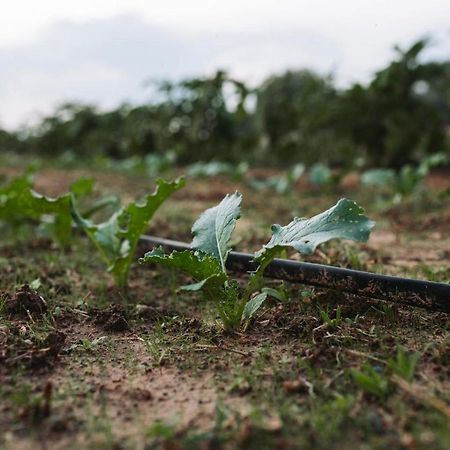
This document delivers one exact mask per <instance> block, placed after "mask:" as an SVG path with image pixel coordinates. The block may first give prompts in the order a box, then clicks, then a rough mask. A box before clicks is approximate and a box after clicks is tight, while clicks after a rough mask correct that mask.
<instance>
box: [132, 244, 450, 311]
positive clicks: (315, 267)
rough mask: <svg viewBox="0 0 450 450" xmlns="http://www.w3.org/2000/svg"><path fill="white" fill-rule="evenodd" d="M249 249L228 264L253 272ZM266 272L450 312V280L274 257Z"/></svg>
mask: <svg viewBox="0 0 450 450" xmlns="http://www.w3.org/2000/svg"><path fill="white" fill-rule="evenodd" d="M140 241H141V242H142V243H145V244H150V245H153V246H159V245H160V246H162V247H163V248H164V249H165V250H166V251H173V250H178V251H182V250H188V249H191V247H190V245H189V244H186V243H184V242H178V241H173V240H170V239H164V238H159V237H156V236H147V235H142V236H141V238H140ZM253 257H254V256H253V255H251V254H249V253H241V252H230V254H229V255H228V259H227V263H226V266H227V268H228V269H230V270H232V271H236V272H250V271H254V270H256V268H257V264H256V263H255V262H254V261H253ZM264 275H265V276H266V277H269V278H275V279H279V280H285V281H290V282H292V283H302V284H307V285H311V286H317V287H322V288H329V289H335V290H339V291H343V292H346V293H349V294H355V295H359V296H363V297H368V298H373V299H380V300H386V301H389V302H392V303H402V304H406V305H410V306H417V307H420V308H425V309H430V310H434V311H442V312H446V313H450V284H445V283H436V282H433V281H422V280H414V279H411V278H400V277H394V276H389V275H380V274H376V273H371V272H363V271H360V270H352V269H343V268H340V267H333V266H326V265H322V264H313V263H308V262H299V261H292V260H288V259H274V260H273V262H272V263H271V264H270V265H269V266H267V268H266V270H265V272H264Z"/></svg>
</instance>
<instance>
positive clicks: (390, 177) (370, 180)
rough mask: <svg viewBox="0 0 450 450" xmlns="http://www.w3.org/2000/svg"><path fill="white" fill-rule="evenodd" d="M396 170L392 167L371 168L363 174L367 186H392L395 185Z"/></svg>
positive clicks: (363, 182) (362, 180)
mask: <svg viewBox="0 0 450 450" xmlns="http://www.w3.org/2000/svg"><path fill="white" fill-rule="evenodd" d="M395 176H396V175H395V171H394V170H392V169H370V170H367V171H366V172H364V173H363V174H362V175H361V183H362V185H363V186H365V187H380V188H388V189H389V188H391V187H392V186H394V185H395Z"/></svg>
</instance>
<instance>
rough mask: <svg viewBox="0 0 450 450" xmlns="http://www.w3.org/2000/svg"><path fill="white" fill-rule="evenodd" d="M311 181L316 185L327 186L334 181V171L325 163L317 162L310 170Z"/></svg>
mask: <svg viewBox="0 0 450 450" xmlns="http://www.w3.org/2000/svg"><path fill="white" fill-rule="evenodd" d="M309 181H310V182H311V183H312V184H313V185H315V186H326V185H329V184H331V182H332V181H333V173H332V172H331V170H330V169H329V168H328V167H327V166H326V165H325V164H322V163H316V164H314V165H313V166H312V167H311V169H310V170H309Z"/></svg>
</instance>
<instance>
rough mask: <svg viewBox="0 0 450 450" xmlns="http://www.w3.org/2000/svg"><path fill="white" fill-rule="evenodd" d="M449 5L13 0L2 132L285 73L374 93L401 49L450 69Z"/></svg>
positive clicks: (329, 0)
mask: <svg viewBox="0 0 450 450" xmlns="http://www.w3.org/2000/svg"><path fill="white" fill-rule="evenodd" d="M449 17H450V2H449V0H427V1H423V0H421V1H419V0H409V1H404V0H395V1H393V0H389V1H386V0H341V1H339V2H337V1H335V0H326V1H325V0H277V1H274V0H271V1H269V0H251V1H250V0H221V1H216V0H191V1H189V2H188V1H186V0H164V1H160V0H158V1H154V0H115V1H114V0H107V1H105V0H77V1H69V0H65V1H61V0H59V1H54V0H39V1H36V0H14V1H13V2H5V4H4V5H3V6H2V12H1V14H0V127H4V128H8V129H12V128H17V127H19V126H21V125H24V124H27V123H34V122H36V121H37V120H39V118H40V117H42V115H45V114H48V113H51V111H53V110H54V108H55V107H57V105H59V104H61V103H63V102H67V101H81V102H85V103H91V104H95V105H98V106H99V107H100V108H105V109H106V108H113V107H116V106H117V105H119V104H120V103H122V102H125V101H127V102H132V103H143V102H145V101H148V100H149V99H150V98H151V93H150V91H149V88H148V84H146V81H147V82H148V80H161V79H166V78H169V79H172V80H177V79H180V78H183V77H189V76H198V75H207V74H211V73H213V72H214V71H215V70H217V69H225V70H227V71H228V72H229V73H231V74H232V75H233V76H235V77H238V78H241V79H243V80H245V81H247V82H248V83H251V84H255V83H258V82H260V81H261V80H263V79H264V78H266V77H267V76H269V75H271V74H273V73H279V72H282V71H284V70H286V69H300V68H310V69H313V70H316V71H318V72H319V73H323V74H329V73H332V74H333V75H334V77H335V79H336V82H337V83H338V84H339V85H340V86H345V85H348V84H350V83H352V82H355V81H359V82H367V81H368V80H369V79H370V76H371V75H372V74H373V73H374V72H375V71H376V70H378V69H380V68H382V67H383V65H384V64H386V63H387V62H389V61H390V60H391V59H392V58H393V56H394V51H393V46H394V45H395V44H398V45H400V47H403V48H406V47H407V46H408V45H410V44H411V43H412V42H413V41H414V40H415V39H418V38H420V37H424V36H430V37H431V38H432V46H431V47H430V49H429V50H428V51H427V52H428V54H427V57H428V58H439V59H443V58H447V59H450V22H449V21H448V18H449Z"/></svg>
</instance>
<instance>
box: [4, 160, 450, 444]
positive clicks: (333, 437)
mask: <svg viewBox="0 0 450 450" xmlns="http://www.w3.org/2000/svg"><path fill="white" fill-rule="evenodd" d="M5 171H6V170H5ZM7 172H8V174H9V175H11V174H12V171H11V170H9V171H7ZM81 175H82V176H94V178H95V179H96V180H97V181H98V186H99V187H98V191H99V192H100V193H102V194H107V193H116V194H117V193H119V194H120V195H121V197H122V198H123V199H124V201H126V200H127V199H130V198H133V197H134V196H135V195H138V194H141V193H142V192H144V191H145V189H147V188H148V185H149V183H148V180H146V179H145V178H144V177H142V176H139V175H133V176H130V175H129V174H128V175H120V174H117V173H108V172H93V171H89V170H77V171H71V172H67V171H65V170H62V169H55V168H52V169H43V170H41V171H40V172H39V174H38V175H37V179H36V189H37V190H38V191H39V192H42V193H45V194H47V195H57V194H59V193H61V192H64V191H65V190H66V189H67V187H68V185H69V184H70V182H71V181H73V180H75V179H76V178H78V177H79V176H81ZM272 175H273V174H272ZM260 176H264V173H261V174H260ZM355 180H357V176H356V175H355V176H352V177H349V179H348V180H346V184H345V183H344V185H343V186H341V187H338V188H336V191H337V192H328V193H325V194H318V193H317V192H316V191H315V190H311V189H310V188H309V187H308V186H307V185H303V184H302V183H299V184H298V185H297V186H296V187H295V190H294V191H293V192H291V193H289V194H288V195H287V196H284V197H282V196H276V195H275V194H272V193H270V195H268V193H267V192H255V191H252V190H251V189H249V188H248V187H247V186H246V185H245V184H239V183H234V182H230V181H229V180H226V179H223V178H220V177H219V178H216V179H214V180H208V181H207V182H205V180H190V181H189V183H188V186H187V188H186V189H184V190H182V191H180V192H178V193H176V194H175V195H174V197H173V198H172V199H171V201H169V202H168V203H167V204H165V205H164V206H163V207H162V208H161V210H160V211H159V212H158V213H157V216H155V219H154V221H153V222H152V226H151V228H150V230H149V233H152V234H155V235H158V236H161V237H170V238H173V239H177V240H182V241H188V240H189V239H190V225H191V224H192V222H193V220H194V219H195V218H196V216H197V215H198V214H199V213H200V212H201V211H202V210H204V209H205V208H207V207H209V206H212V205H214V204H215V203H216V202H217V201H218V200H220V199H221V198H222V197H223V195H224V194H226V193H228V192H233V191H234V190H236V188H237V189H239V190H240V191H242V192H243V193H244V205H243V214H244V217H243V219H241V221H240V223H239V227H238V228H237V230H236V236H235V237H234V238H233V242H234V247H235V248H236V249H237V250H242V251H254V250H255V249H257V248H258V246H259V245H261V244H262V243H264V242H266V241H267V238H268V224H270V223H275V222H279V223H282V224H285V223H287V222H288V221H289V220H290V219H291V218H292V216H293V215H299V216H308V215H312V214H315V213H317V212H320V211H321V210H323V209H325V208H326V207H329V206H330V205H331V204H333V203H334V202H335V201H336V200H337V198H338V197H340V196H351V197H352V198H355V200H357V201H358V202H359V203H361V204H363V205H364V206H365V207H366V212H367V214H368V215H369V216H370V217H373V218H374V219H375V220H376V221H377V228H376V230H375V231H374V233H373V234H372V236H371V238H370V240H369V242H368V243H366V244H354V243H347V242H344V243H343V242H331V243H329V244H326V245H324V246H322V247H321V248H320V250H319V251H318V252H316V254H315V255H313V256H311V257H308V258H306V259H307V260H309V261H313V262H318V263H326V264H333V265H338V266H342V267H352V268H356V269H362V270H370V271H377V272H383V273H388V274H396V275H403V276H409V277H416V278H422V279H431V280H433V281H440V282H447V283H448V282H449V281H450V259H449V257H450V235H449V233H448V230H449V225H450V199H448V197H447V199H446V198H443V199H439V200H438V197H439V196H438V195H437V193H438V192H442V191H444V190H445V189H447V188H448V187H450V177H449V176H448V174H442V173H437V174H436V175H433V176H431V177H430V178H429V179H428V180H427V184H426V186H427V188H428V191H426V192H425V193H423V194H421V195H418V196H416V197H414V198H410V199H405V201H404V202H402V203H401V204H394V205H392V204H389V205H386V204H384V206H383V207H380V206H379V203H378V202H377V201H376V199H375V198H374V196H373V194H372V193H365V192H363V191H360V190H358V188H356V187H355V186H357V181H355ZM346 189H347V190H346ZM2 231H4V234H3V236H4V241H2V242H1V243H0V249H1V251H0V311H1V314H0V398H1V402H0V447H1V448H2V449H3V448H4V449H7V450H9V449H19V450H22V449H24V450H25V449H36V448H42V449H67V448H70V449H87V448H96V449H151V448H163V449H181V448H192V449H197V448H205V449H217V448H225V449H235V448H254V449H263V448H283V449H291V448H292V449H297V448H318V449H356V448H361V449H363V448H366V449H367V448H379V449H385V448H391V449H411V450H415V449H443V450H444V449H447V448H448V444H449V442H450V431H449V430H450V426H449V425H450V390H449V389H448V386H449V384H450V319H449V316H448V315H447V314H444V313H441V312H431V311H425V310H421V309H419V308H412V307H406V306H398V305H393V304H391V303H389V302H379V301H376V300H370V299H364V298H361V297H358V296H354V295H347V294H345V293H343V292H336V291H329V290H320V289H314V288H311V287H308V286H302V285H294V284H287V283H286V284H285V285H283V288H282V289H284V292H285V296H286V300H284V301H280V300H276V299H274V298H269V299H268V300H267V301H266V303H265V305H264V307H263V308H262V309H261V311H260V313H259V314H258V315H257V317H256V319H255V320H254V321H253V322H252V323H251V324H249V326H248V328H247V329H246V330H239V331H235V332H225V331H224V330H223V328H222V326H221V323H220V321H219V320H218V317H217V313H216V310H215V308H214V305H210V304H208V303H207V302H206V301H205V300H203V299H202V298H201V297H200V296H198V295H195V294H190V293H185V292H182V291H180V290H179V289H178V288H179V286H180V285H182V284H186V283H188V282H189V281H190V280H189V279H188V278H187V277H184V276H182V275H179V274H175V273H173V272H171V271H169V270H163V269H161V268H157V267H156V266H139V265H135V266H133V270H132V272H131V278H130V282H129V287H128V290H127V291H126V292H124V291H119V290H117V289H116V288H115V287H114V285H113V283H112V280H111V278H110V277H109V275H108V274H107V272H106V271H105V267H104V266H103V264H102V261H101V260H100V258H99V257H98V255H97V254H96V253H95V249H93V248H92V247H91V246H90V243H89V242H88V241H87V240H86V239H85V238H84V237H83V236H78V235H76V236H75V237H74V241H73V243H72V245H71V247H70V249H68V250H66V251H61V250H59V249H58V248H57V247H56V246H55V245H54V244H53V242H52V241H51V240H49V239H48V237H47V236H45V235H42V236H41V235H40V234H39V231H38V230H37V228H36V227H33V226H28V225H27V226H26V227H25V228H24V229H10V228H8V227H5V229H4V230H2ZM141 247H142V246H141ZM141 247H140V248H139V249H138V255H137V256H140V255H142V254H143V252H145V251H146V250H148V248H141ZM289 256H290V257H292V258H298V255H295V254H290V255H289ZM233 276H236V277H237V280H238V281H239V282H240V283H241V284H245V282H246V281H247V276H246V275H245V274H233ZM37 279H39V280H40V283H38V285H39V288H38V289H37V292H36V291H35V290H33V289H31V288H30V284H31V285H33V284H32V283H31V282H32V281H33V280H37ZM267 283H268V286H270V287H272V288H279V287H280V285H279V283H278V282H276V281H275V280H268V281H267ZM415 358H417V365H416V366H415V367H414V363H413V361H415ZM358 374H360V375H358ZM361 374H362V375H361Z"/></svg>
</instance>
